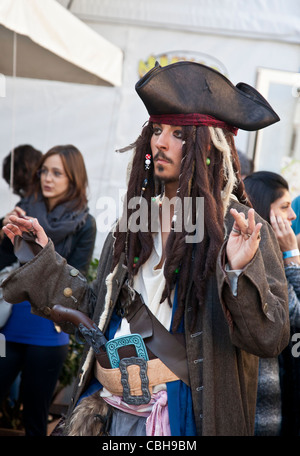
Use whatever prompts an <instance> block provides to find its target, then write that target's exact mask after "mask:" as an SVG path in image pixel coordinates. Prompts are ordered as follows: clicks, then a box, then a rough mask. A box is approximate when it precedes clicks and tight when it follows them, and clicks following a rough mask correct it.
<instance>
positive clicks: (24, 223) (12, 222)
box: [3, 215, 48, 247]
mask: <svg viewBox="0 0 300 456" xmlns="http://www.w3.org/2000/svg"><path fill="white" fill-rule="evenodd" d="M3 231H4V233H5V234H6V235H7V236H8V237H9V239H10V240H11V242H12V243H13V244H14V241H15V236H22V234H23V232H24V231H25V232H28V233H33V234H34V236H35V237H36V243H37V244H39V245H40V246H41V247H45V245H46V244H48V236H47V235H46V233H45V231H44V229H43V228H42V227H41V225H40V224H39V222H38V220H37V219H36V218H29V217H28V218H20V217H17V216H15V215H11V216H10V217H9V222H8V223H7V225H6V226H4V227H3Z"/></svg>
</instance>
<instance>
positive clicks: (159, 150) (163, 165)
mask: <svg viewBox="0 0 300 456" xmlns="http://www.w3.org/2000/svg"><path fill="white" fill-rule="evenodd" d="M150 145H151V150H152V157H153V163H154V174H155V176H156V177H158V178H159V179H160V180H162V181H164V182H165V183H168V182H176V181H179V174H180V167H181V159H182V128H181V127H175V126H173V125H165V124H153V135H152V137H151V142H150Z"/></svg>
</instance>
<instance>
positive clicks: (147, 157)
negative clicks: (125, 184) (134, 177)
mask: <svg viewBox="0 0 300 456" xmlns="http://www.w3.org/2000/svg"><path fill="white" fill-rule="evenodd" d="M150 165H151V155H150V154H146V155H145V170H148V169H150Z"/></svg>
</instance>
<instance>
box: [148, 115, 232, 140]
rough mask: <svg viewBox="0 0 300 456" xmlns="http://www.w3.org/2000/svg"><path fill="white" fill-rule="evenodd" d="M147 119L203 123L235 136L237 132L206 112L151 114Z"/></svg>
mask: <svg viewBox="0 0 300 456" xmlns="http://www.w3.org/2000/svg"><path fill="white" fill-rule="evenodd" d="M149 120H150V122H153V123H159V124H166V125H176V126H179V125H205V126H206V127H217V128H225V129H226V130H229V131H231V133H233V134H234V135H235V136H236V134H237V132H238V128H236V127H233V126H232V125H229V124H227V123H226V122H223V121H222V120H219V119H216V118H215V117H212V116H208V115H206V114H198V113H192V114H159V115H151V116H150V119H149Z"/></svg>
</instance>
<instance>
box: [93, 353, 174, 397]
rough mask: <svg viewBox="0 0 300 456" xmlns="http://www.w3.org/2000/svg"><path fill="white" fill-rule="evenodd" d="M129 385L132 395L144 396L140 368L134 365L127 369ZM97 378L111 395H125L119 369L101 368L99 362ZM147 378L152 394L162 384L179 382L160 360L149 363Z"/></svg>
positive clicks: (96, 368)
mask: <svg viewBox="0 0 300 456" xmlns="http://www.w3.org/2000/svg"><path fill="white" fill-rule="evenodd" d="M127 371H128V383H129V387H130V394H131V395H132V396H139V395H141V394H142V389H141V377H140V367H139V366H138V365H136V364H132V365H130V366H128V367H127ZM94 373H95V377H96V378H97V380H98V381H99V382H100V383H101V385H103V386H104V387H105V388H106V389H107V390H108V391H109V392H110V393H111V394H114V395H116V396H122V395H123V386H122V383H121V371H120V369H119V368H115V369H106V368H105V367H101V366H100V364H99V362H97V361H96V362H95V371H94ZM147 376H148V379H149V391H150V394H152V389H153V387H154V386H156V385H160V384H161V383H167V382H174V381H176V380H179V377H177V376H176V375H175V374H174V373H173V372H172V371H171V370H170V369H169V368H168V367H167V366H166V365H165V364H164V363H163V362H162V361H161V360H160V359H159V358H155V359H151V360H149V361H147Z"/></svg>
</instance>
